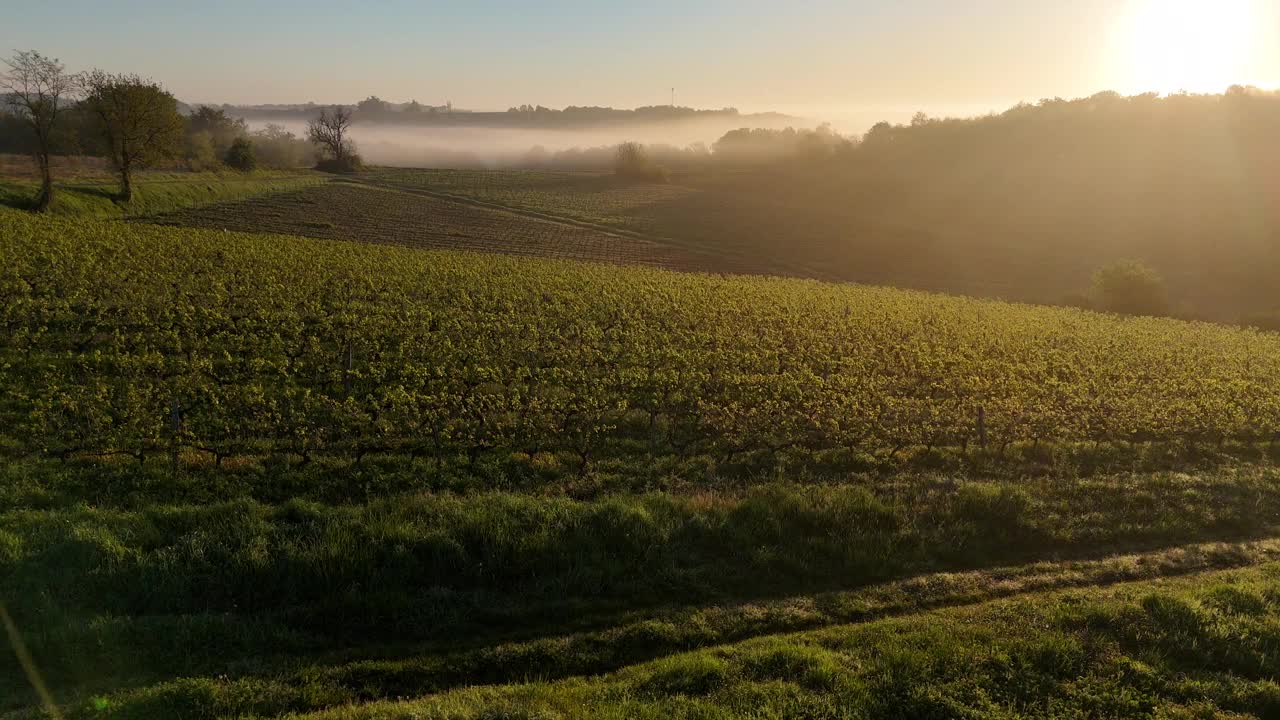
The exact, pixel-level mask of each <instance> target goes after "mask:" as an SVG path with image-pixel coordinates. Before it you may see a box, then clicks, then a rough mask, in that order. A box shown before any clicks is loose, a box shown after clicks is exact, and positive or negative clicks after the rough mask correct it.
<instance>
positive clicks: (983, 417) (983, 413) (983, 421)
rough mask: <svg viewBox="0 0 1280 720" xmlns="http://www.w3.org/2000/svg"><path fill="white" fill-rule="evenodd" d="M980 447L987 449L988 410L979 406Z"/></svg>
mask: <svg viewBox="0 0 1280 720" xmlns="http://www.w3.org/2000/svg"><path fill="white" fill-rule="evenodd" d="M978 445H979V446H981V447H982V449H983V450H986V449H987V409H986V408H984V407H983V406H981V405H979V406H978Z"/></svg>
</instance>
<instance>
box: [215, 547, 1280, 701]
mask: <svg viewBox="0 0 1280 720" xmlns="http://www.w3.org/2000/svg"><path fill="white" fill-rule="evenodd" d="M1277 571H1278V568H1277V566H1275V565H1270V566H1265V567H1262V568H1259V569H1254V570H1247V571H1241V572H1228V573H1222V574H1212V575H1207V576H1202V577H1196V578H1191V579H1188V580H1186V581H1173V582H1157V583H1140V584H1135V585H1127V586H1118V587H1116V588H1113V589H1109V590H1101V591H1091V592H1088V593H1083V592H1075V591H1072V592H1066V593H1050V594H1044V595H1034V596H1030V597H1026V598H1020V599H1017V600H1012V601H1000V602H994V603H990V604H986V605H982V606H979V607H974V608H964V609H959V610H945V611H938V612H932V613H927V614H922V615H914V616H908V617H903V618H897V619H892V620H885V621H880V622H875V623H871V624H868V625H863V626H848V627H835V628H831V629H826V630H821V631H816V632H809V633H802V634H797V635H786V636H780V637H771V638H764V639H759V640H752V641H749V642H745V643H741V644H736V645H729V646H724V647H718V648H714V649H709V650H704V651H699V652H694V653H689V654H683V655H676V656H672V657H668V658H664V659H662V660H659V661H656V662H652V663H648V664H644V665H639V666H636V667H632V668H628V669H626V670H624V671H622V672H619V673H616V674H613V675H608V676H605V677H601V678H589V679H576V680H569V681H563V682H557V683H538V682H535V683H531V684H523V685H514V686H504V687H479V688H468V689H462V690H458V691H455V692H451V693H447V694H444V695H440V696H436V697H430V698H426V699H423V700H420V701H411V702H407V703H390V704H387V703H379V704H374V705H371V706H367V707H344V708H337V709H334V710H331V711H328V712H323V713H320V714H318V715H315V716H310V715H308V716H307V717H315V718H317V719H319V718H325V719H332V720H336V719H338V718H341V719H342V720H354V719H356V718H444V717H448V718H496V717H520V718H534V717H536V718H586V717H592V718H628V719H632V718H727V717H753V718H795V717H813V718H1016V717H1051V718H1078V717H1091V718H1139V717H1149V718H1209V717H1213V718H1244V717H1274V716H1275V714H1276V713H1277V712H1280V685H1277V684H1276V682H1275V680H1274V677H1275V675H1276V674H1277V673H1278V672H1280V654H1277V652H1276V650H1277V648H1278V647H1280V593H1277V591H1276V580H1277ZM210 694H212V693H210Z"/></svg>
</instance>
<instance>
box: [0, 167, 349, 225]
mask: <svg viewBox="0 0 1280 720" xmlns="http://www.w3.org/2000/svg"><path fill="white" fill-rule="evenodd" d="M326 180H327V177H326V176H324V175H322V174H320V173H315V172H310V171H288V172H286V171H266V170H263V171H257V172H254V173H251V174H244V173H235V172H225V173H190V172H146V173H141V174H139V177H138V178H137V179H136V180H135V182H136V183H137V184H136V186H135V191H134V197H133V199H132V200H131V201H130V202H129V203H128V204H121V203H120V202H118V201H117V198H116V193H117V191H118V185H117V182H116V180H114V179H113V178H111V177H109V176H107V175H103V174H102V173H101V170H100V169H96V168H94V169H91V170H90V171H88V172H85V173H83V174H80V175H77V176H75V177H73V178H72V179H70V180H68V181H63V182H59V183H57V184H56V185H55V188H56V193H57V194H56V195H55V200H54V204H53V207H52V208H51V209H50V212H51V213H52V214H54V215H60V216H63V217H93V218H127V217H137V216H145V215H152V214H155V213H163V212H171V211H174V210H179V209H182V208H189V207H196V206H199V205H204V204H207V203H216V202H226V201H232V200H243V199H246V198H253V197H259V196H262V195H269V194H271V193H276V192H282V191H286V190H297V189H301V188H305V187H309V186H312V185H317V184H319V183H322V182H325V181H326ZM38 189H39V183H38V181H36V180H34V179H32V178H29V177H24V176H19V175H7V176H4V175H0V206H8V207H11V208H23V207H26V205H27V204H28V203H29V202H30V200H31V198H33V197H34V196H35V194H36V191H37V190H38Z"/></svg>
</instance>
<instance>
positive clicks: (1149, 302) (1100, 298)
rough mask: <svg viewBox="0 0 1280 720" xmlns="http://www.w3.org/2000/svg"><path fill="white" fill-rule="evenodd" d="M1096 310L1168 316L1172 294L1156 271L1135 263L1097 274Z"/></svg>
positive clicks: (1128, 263) (1095, 282)
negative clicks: (1170, 294) (1170, 295)
mask: <svg viewBox="0 0 1280 720" xmlns="http://www.w3.org/2000/svg"><path fill="white" fill-rule="evenodd" d="M1092 294H1093V303H1094V307H1096V308H1097V309H1099V310H1104V311H1106V312H1113V313H1120V314H1122V315H1168V314H1169V291H1168V289H1167V288H1166V287H1165V284H1164V278H1162V277H1160V274H1159V273H1157V272H1156V271H1155V270H1152V269H1151V268H1149V267H1147V266H1145V265H1143V264H1142V263H1139V262H1136V261H1134V260H1124V261H1121V262H1117V263H1113V264H1111V265H1107V266H1106V267H1103V268H1101V269H1099V270H1098V271H1097V272H1096V273H1094V275H1093V292H1092Z"/></svg>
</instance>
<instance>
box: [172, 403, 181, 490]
mask: <svg viewBox="0 0 1280 720" xmlns="http://www.w3.org/2000/svg"><path fill="white" fill-rule="evenodd" d="M181 425H182V405H181V404H180V403H179V402H178V396H177V395H174V396H173V404H172V406H171V407H170V409H169V434H170V437H171V438H172V449H171V451H170V453H171V455H170V462H171V464H172V467H173V474H174V476H175V477H176V476H177V474H178V431H179V429H180V428H181Z"/></svg>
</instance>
